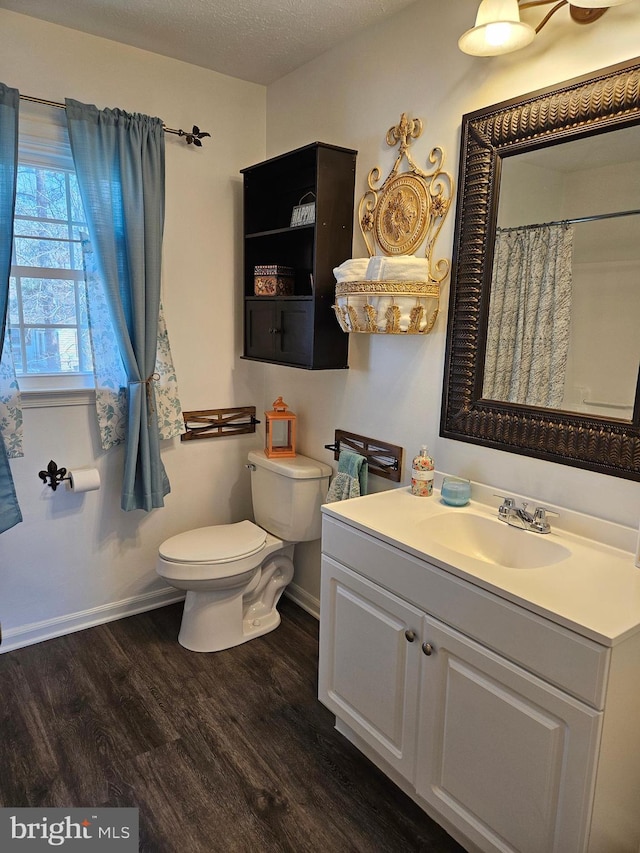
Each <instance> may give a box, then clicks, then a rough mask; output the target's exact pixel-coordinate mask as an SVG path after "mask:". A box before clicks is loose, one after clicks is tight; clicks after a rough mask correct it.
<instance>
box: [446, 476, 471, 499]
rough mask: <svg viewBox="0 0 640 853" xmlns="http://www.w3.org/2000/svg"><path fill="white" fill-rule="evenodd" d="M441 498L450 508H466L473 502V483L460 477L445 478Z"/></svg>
mask: <svg viewBox="0 0 640 853" xmlns="http://www.w3.org/2000/svg"><path fill="white" fill-rule="evenodd" d="M440 496H441V497H442V500H443V502H444V503H446V504H448V505H449V506H465V505H466V504H468V503H469V501H470V500H471V483H470V482H469V480H462V479H460V478H459V477H445V478H444V479H443V481H442V488H441V489H440Z"/></svg>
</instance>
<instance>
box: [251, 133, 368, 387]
mask: <svg viewBox="0 0 640 853" xmlns="http://www.w3.org/2000/svg"><path fill="white" fill-rule="evenodd" d="M356 156H357V151H353V150H351V149H349V148H340V147H338V146H335V145H328V144H326V143H323V142H314V143H311V144H310V145H306V146H304V147H303V148H298V149H296V150H295V151H290V152H288V153H286V154H281V155H279V156H278V157H273V158H272V159H270V160H266V161H264V162H263V163H258V164H256V165H255V166H250V167H248V168H246V169H243V170H242V175H243V176H244V278H243V293H244V303H245V315H244V328H245V332H244V355H243V357H244V358H248V359H252V360H255V361H267V362H272V363H277V364H287V365H290V366H293V367H303V368H307V369H311V370H327V369H336V368H345V367H347V366H348V363H347V361H348V344H349V336H348V335H346V334H345V333H344V332H342V331H341V329H340V327H339V326H338V323H337V321H336V318H335V314H334V312H333V308H332V306H333V302H334V293H335V279H334V275H333V269H334V267H336V266H338V265H339V264H341V263H342V262H343V261H345V260H347V258H350V257H351V252H352V243H353V204H354V188H355V166H356ZM309 193H313V196H314V200H315V205H316V211H315V223H314V224H312V225H301V226H298V227H291V214H292V211H293V208H294V207H295V206H296V205H298V204H300V203H306V202H308V201H310V200H311V196H309V195H308V194H309ZM262 265H279V266H286V267H293V269H294V270H295V279H294V287H293V294H292V295H287V296H256V295H255V292H254V267H256V266H262Z"/></svg>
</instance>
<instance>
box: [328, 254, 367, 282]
mask: <svg viewBox="0 0 640 853" xmlns="http://www.w3.org/2000/svg"><path fill="white" fill-rule="evenodd" d="M368 265H369V258H350V259H349V260H348V261H344V263H342V264H340V266H339V267H336V268H335V269H334V271H333V274H334V276H335V277H336V282H337V283H338V284H342V282H344V281H362V280H363V278H364V277H365V275H366V272H367V266H368Z"/></svg>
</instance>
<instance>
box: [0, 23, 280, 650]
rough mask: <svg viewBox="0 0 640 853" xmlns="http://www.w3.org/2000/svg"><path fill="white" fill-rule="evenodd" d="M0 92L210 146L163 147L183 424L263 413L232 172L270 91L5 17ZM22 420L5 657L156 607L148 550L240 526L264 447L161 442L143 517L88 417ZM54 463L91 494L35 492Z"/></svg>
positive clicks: (6, 549)
mask: <svg viewBox="0 0 640 853" xmlns="http://www.w3.org/2000/svg"><path fill="white" fill-rule="evenodd" d="M0 80H2V82H3V83H6V84H7V85H9V86H14V87H17V88H18V89H19V90H20V91H21V92H22V93H23V94H27V95H34V96H38V97H42V98H48V99H51V100H55V101H61V100H64V98H65V97H72V98H76V99H78V100H80V101H85V102H88V103H95V104H97V105H98V106H99V107H120V108H122V109H125V110H128V111H132V112H134V111H138V112H143V113H146V114H148V115H158V116H160V117H161V118H162V119H163V120H164V121H165V122H166V124H167V125H168V126H169V127H176V128H177V127H183V128H187V129H190V128H191V126H192V125H193V124H197V125H199V126H200V128H201V129H202V130H207V131H209V132H210V133H211V134H212V138H211V139H210V140H205V142H204V145H203V147H202V148H201V149H196V148H194V147H193V146H187V145H186V144H185V143H184V141H182V140H179V139H178V137H177V136H171V135H168V136H167V138H166V143H167V144H166V181H167V187H166V225H165V239H164V284H163V288H164V294H163V298H164V305H165V313H166V318H167V325H168V328H169V334H170V339H171V344H172V349H173V355H174V360H175V366H176V370H177V375H178V380H179V387H180V393H181V398H182V403H183V406H184V408H185V409H187V410H191V409H206V408H217V407H227V406H234V405H254V404H255V405H257V406H258V407H260V406H261V403H262V393H261V388H260V386H259V384H258V383H259V382H261V377H260V376H259V375H257V374H256V373H255V371H252V366H251V365H250V364H249V363H248V362H244V361H241V360H240V359H239V358H238V356H239V354H240V352H241V345H242V341H241V335H242V326H241V323H242V312H241V301H240V300H241V295H240V294H241V291H240V269H241V263H242V260H241V241H240V235H241V230H242V226H241V202H242V199H241V187H242V182H241V176H240V174H239V170H240V169H241V168H242V167H244V166H248V165H251V164H252V163H255V162H258V161H260V160H262V159H263V158H264V154H265V132H266V131H265V127H266V120H265V111H266V90H265V88H264V87H262V86H257V85H255V84H251V83H245V82H241V81H239V80H235V79H232V78H230V77H226V76H223V75H220V74H216V73H213V72H210V71H206V70H204V69H202V68H197V67H195V66H191V65H188V64H186V63H182V62H177V61H175V60H171V59H165V58H163V57H160V56H157V55H155V54H152V53H147V52H144V51H141V50H137V49H135V48H131V47H127V46H124V45H120V44H117V43H115V42H111V41H107V40H104V39H99V38H95V37H93V36H88V35H84V34H82V33H79V32H76V31H73V30H69V29H65V28H62V27H58V26H54V25H52V24H47V23H44V22H40V21H37V20H35V19H32V18H28V17H25V16H23V15H17V14H14V13H11V12H7V11H6V10H0ZM24 420H25V424H24V433H25V456H24V458H22V459H16V460H13V461H12V470H13V473H14V477H15V483H16V488H17V491H18V498H19V501H20V505H21V508H22V511H23V515H24V522H23V523H22V524H19V525H17V526H16V527H15V528H13V529H12V530H10V531H8V532H6V533H4V534H3V535H2V536H1V537H0V620H1V621H2V627H3V631H4V638H5V642H4V643H3V649H8V648H10V647H11V646H12V645H19V644H22V643H24V642H27V641H31V640H33V639H35V638H39V637H41V636H44V635H47V634H48V633H52V634H55V633H62V632H64V631H65V630H67V629H68V628H70V627H73V626H75V625H81V624H84V623H85V622H86V621H91V620H92V619H96V620H101V619H104V618H111V617H113V616H115V615H118V614H119V613H121V612H126V611H127V609H131V608H136V607H147V606H150V605H153V604H154V603H156V604H157V603H159V602H161V601H162V600H164V599H163V598H162V596H161V597H160V598H157V597H155V596H156V595H157V593H158V591H159V590H161V589H165V587H164V584H163V583H162V582H161V581H160V580H159V579H158V578H157V576H156V574H155V559H156V552H157V547H158V544H159V543H160V542H161V541H162V540H163V539H165V538H166V537H167V536H168V535H171V534H173V533H177V532H180V531H182V530H185V529H188V528H189V527H192V526H197V525H202V524H209V523H215V522H226V521H231V520H234V521H235V520H238V519H239V518H241V517H247V515H246V513H249V512H250V499H249V480H248V472H247V471H245V469H244V468H243V463H244V461H245V456H246V452H247V451H248V450H249V449H250V448H252V447H256V446H260V445H261V443H262V438H261V436H260V435H249V436H239V437H228V438H216V439H208V440H202V441H192V442H184V443H181V442H180V441H178V440H176V441H171V442H166V443H165V446H164V448H163V458H164V462H165V466H166V468H167V473H168V475H169V478H170V480H171V485H172V492H171V494H170V495H169V496H168V497H167V498H166V505H165V507H164V508H162V509H158V510H155V511H153V512H152V513H150V514H148V515H147V514H145V513H143V512H132V513H124V512H122V511H121V510H120V508H119V507H120V485H119V478H120V472H121V469H122V454H121V452H119V451H118V450H115V451H110V452H107V453H104V452H102V451H101V450H100V448H99V444H98V441H97V435H96V430H95V427H94V421H93V417H92V411H91V410H90V409H89V408H88V407H87V406H86V405H84V406H70V407H57V408H46V409H34V408H30V409H25V415H24ZM50 459H54V460H55V461H56V462H57V463H58V464H59V465H62V466H65V467H67V468H71V469H72V468H74V467H84V466H94V465H95V466H97V467H98V468H99V469H100V471H101V474H102V480H103V486H102V488H101V490H100V491H99V492H91V493H87V494H85V495H73V494H71V493H68V492H67V491H66V487H65V488H61V489H58V491H57V492H56V493H55V494H54V493H53V492H52V491H51V490H50V489H48V488H44V487H43V484H42V482H41V481H40V480H39V479H38V471H39V470H41V469H42V468H45V467H46V465H47V463H48V462H49V460H50ZM170 594H171V595H174V594H175V591H173V590H172V591H171V592H170Z"/></svg>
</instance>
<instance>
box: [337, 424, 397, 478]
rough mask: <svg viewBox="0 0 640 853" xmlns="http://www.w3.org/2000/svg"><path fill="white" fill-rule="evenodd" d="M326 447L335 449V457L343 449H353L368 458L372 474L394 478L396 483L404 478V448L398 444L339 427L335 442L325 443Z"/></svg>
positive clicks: (338, 455)
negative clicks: (346, 430)
mask: <svg viewBox="0 0 640 853" xmlns="http://www.w3.org/2000/svg"><path fill="white" fill-rule="evenodd" d="M325 448H326V449H327V450H333V458H334V459H338V458H339V457H340V451H341V450H352V451H353V452H354V453H359V454H360V455H361V456H364V457H365V458H366V460H367V464H368V466H369V473H370V474H375V475H376V476H377V477H384V478H385V479H386V480H393V481H394V482H395V483H399V482H400V480H401V479H402V455H403V449H402V447H399V446H398V445H397V444H389V442H388V441H378V439H376V438H367V436H365V435H358V434H357V433H355V432H345V430H343V429H337V430H336V431H335V438H334V442H333V444H325Z"/></svg>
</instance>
